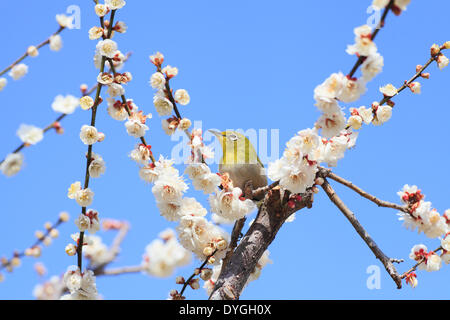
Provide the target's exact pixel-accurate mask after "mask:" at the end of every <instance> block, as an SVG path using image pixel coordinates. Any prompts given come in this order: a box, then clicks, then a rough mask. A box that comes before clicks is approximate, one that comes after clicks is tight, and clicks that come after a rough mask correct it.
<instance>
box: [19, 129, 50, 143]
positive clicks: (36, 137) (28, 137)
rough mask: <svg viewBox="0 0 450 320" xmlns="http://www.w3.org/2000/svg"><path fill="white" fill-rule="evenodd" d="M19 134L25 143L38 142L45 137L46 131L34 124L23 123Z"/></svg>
mask: <svg viewBox="0 0 450 320" xmlns="http://www.w3.org/2000/svg"><path fill="white" fill-rule="evenodd" d="M17 135H18V136H19V138H20V140H22V142H23V143H26V144H36V143H38V142H39V141H41V140H42V139H43V138H44V131H43V130H42V129H41V128H38V127H35V126H32V125H28V124H21V125H20V127H19V129H18V130H17Z"/></svg>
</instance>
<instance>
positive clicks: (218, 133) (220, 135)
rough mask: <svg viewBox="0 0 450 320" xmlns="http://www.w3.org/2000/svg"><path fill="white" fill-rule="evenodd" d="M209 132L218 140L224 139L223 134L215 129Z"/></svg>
mask: <svg viewBox="0 0 450 320" xmlns="http://www.w3.org/2000/svg"><path fill="white" fill-rule="evenodd" d="M208 131H209V132H211V133H212V134H213V135H215V136H216V137H217V138H220V137H222V132H220V131H217V130H213V129H210V130H208Z"/></svg>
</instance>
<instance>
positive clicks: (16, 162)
mask: <svg viewBox="0 0 450 320" xmlns="http://www.w3.org/2000/svg"><path fill="white" fill-rule="evenodd" d="M22 163H23V154H22V153H20V152H16V153H10V154H8V155H7V156H6V158H5V160H4V161H3V162H2V163H1V164H0V171H1V172H2V173H3V174H4V175H5V176H7V177H11V176H13V175H15V174H17V173H18V172H19V171H20V169H21V168H22Z"/></svg>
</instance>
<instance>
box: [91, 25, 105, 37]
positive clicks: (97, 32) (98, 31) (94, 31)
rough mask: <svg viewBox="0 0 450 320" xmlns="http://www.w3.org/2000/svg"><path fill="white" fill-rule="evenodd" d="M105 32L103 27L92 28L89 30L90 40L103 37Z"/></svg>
mask: <svg viewBox="0 0 450 320" xmlns="http://www.w3.org/2000/svg"><path fill="white" fill-rule="evenodd" d="M103 33H104V30H103V28H101V27H92V28H90V29H89V31H88V34H89V40H97V39H100V38H101V37H102V36H103Z"/></svg>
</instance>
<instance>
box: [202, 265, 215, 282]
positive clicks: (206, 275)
mask: <svg viewBox="0 0 450 320" xmlns="http://www.w3.org/2000/svg"><path fill="white" fill-rule="evenodd" d="M212 274H213V271H212V270H211V269H209V268H205V269H202V272H201V273H200V278H202V280H204V281H208V280H209V279H211V276H212Z"/></svg>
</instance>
